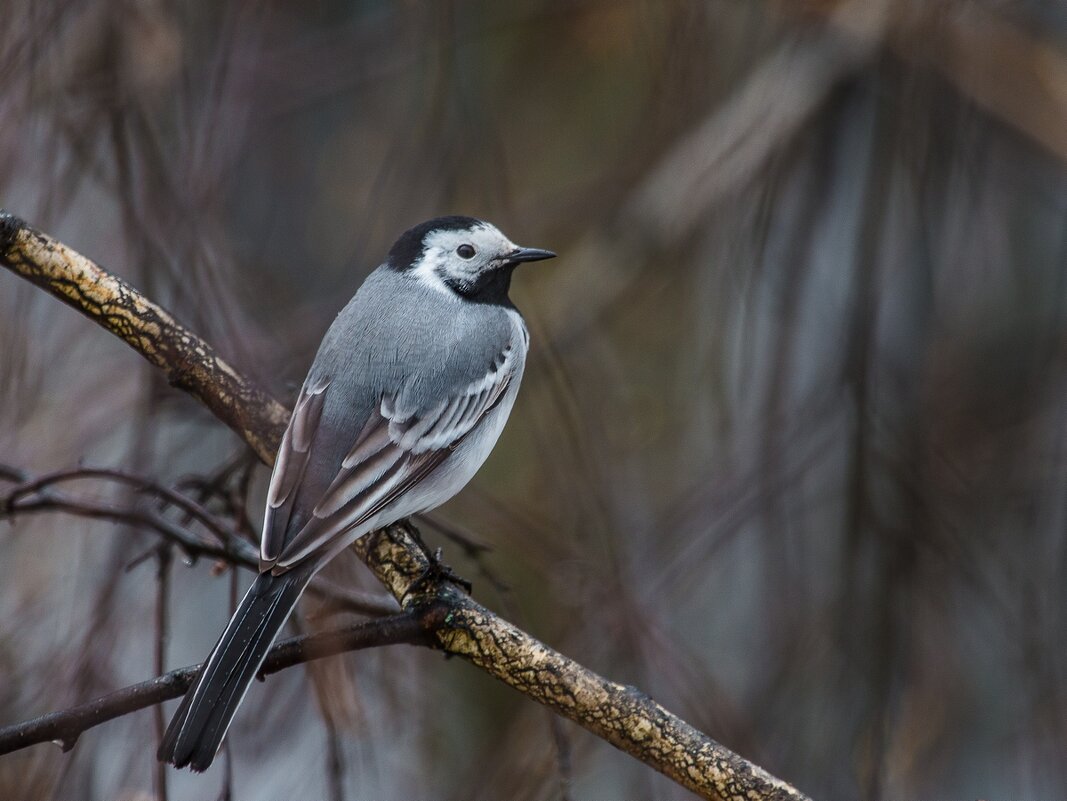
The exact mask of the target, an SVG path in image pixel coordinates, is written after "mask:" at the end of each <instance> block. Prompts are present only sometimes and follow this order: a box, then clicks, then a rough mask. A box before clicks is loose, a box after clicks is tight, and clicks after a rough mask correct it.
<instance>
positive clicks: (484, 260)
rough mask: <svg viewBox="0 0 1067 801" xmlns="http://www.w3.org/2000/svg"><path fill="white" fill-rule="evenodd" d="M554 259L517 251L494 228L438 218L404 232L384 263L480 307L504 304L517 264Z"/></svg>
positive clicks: (550, 254) (530, 250)
mask: <svg viewBox="0 0 1067 801" xmlns="http://www.w3.org/2000/svg"><path fill="white" fill-rule="evenodd" d="M555 255H556V254H555V253H553V252H552V251H550V250H541V249H539V248H523V247H519V246H518V245H516V244H515V243H514V242H512V241H511V240H510V239H508V238H507V237H506V236H504V234H503V233H501V232H500V229H498V228H497V227H496V226H495V225H492V224H491V223H487V222H484V221H482V220H476V219H474V218H473V217H437V218H435V219H432V220H427V221H426V222H424V223H422V224H420V225H416V226H415V227H414V228H411V229H409V230H407V231H405V232H404V233H403V234H402V235H401V236H400V238H399V239H398V240H397V241H396V243H395V244H394V245H393V247H392V249H391V250H390V251H389V261H388V262H387V263H388V265H389V267H391V268H392V269H394V270H397V271H399V272H403V273H407V274H409V275H410V276H411V277H412V278H414V279H415V280H417V281H420V282H421V283H423V284H425V285H426V286H429V287H432V288H434V289H437V290H440V291H443V292H447V293H450V294H453V295H455V296H458V297H462V298H466V299H468V300H472V301H475V302H479V303H506V302H507V292H508V288H509V286H510V284H511V273H512V271H513V270H514V269H515V268H516V267H517V266H518V265H519V264H521V263H523V262H527V261H540V260H542V259H551V258H553V257H554V256H555Z"/></svg>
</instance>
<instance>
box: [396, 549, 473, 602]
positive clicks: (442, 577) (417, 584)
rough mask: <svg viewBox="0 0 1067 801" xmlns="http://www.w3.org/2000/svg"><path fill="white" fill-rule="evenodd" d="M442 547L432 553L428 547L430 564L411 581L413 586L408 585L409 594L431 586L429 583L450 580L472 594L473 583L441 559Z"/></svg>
mask: <svg viewBox="0 0 1067 801" xmlns="http://www.w3.org/2000/svg"><path fill="white" fill-rule="evenodd" d="M441 553H442V552H441V549H440V548H438V549H436V550H435V551H433V553H430V551H429V549H426V557H427V561H428V562H429V564H428V565H427V566H426V569H425V570H424V571H422V575H421V576H419V577H418V578H417V579H415V580H414V581H413V582H411V586H410V587H408V591H407V594H408V595H416V594H418V593H420V592H423V591H425V590H426V589H428V588H429V585H430V584H432V583H433V582H435V581H449V582H451V583H453V584H455V585H457V586H459V587H462V588H463V590H464V591H465V592H466V593H467V595H470V594H471V590H472V589H473V587H472V585H471V583H470V582H469V581H467V580H466V579H465V578H461V577H460V576H459V575H457V574H456V572H455V571H454V570H452V568H451V566H449V565H446V564H445V563H444V562H443V561H442V559H441Z"/></svg>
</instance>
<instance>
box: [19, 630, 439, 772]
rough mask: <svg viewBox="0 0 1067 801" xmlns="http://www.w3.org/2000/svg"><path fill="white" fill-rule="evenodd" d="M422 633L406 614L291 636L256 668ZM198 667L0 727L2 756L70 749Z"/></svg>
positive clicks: (167, 691)
mask: <svg viewBox="0 0 1067 801" xmlns="http://www.w3.org/2000/svg"><path fill="white" fill-rule="evenodd" d="M425 637H426V635H425V633H424V632H423V630H422V625H421V623H420V621H419V619H418V618H417V617H416V616H415V615H413V614H412V613H410V612H401V613H400V614H396V615H391V616H390V617H382V618H377V619H375V620H367V621H363V622H360V623H357V624H355V625H352V626H347V627H345V628H341V629H335V630H332V631H325V632H321V633H319V634H305V635H303V636H300V637H293V638H291V639H288V640H283V641H282V642H280V643H278V644H277V645H275V646H274V647H273V648H272V649H271V650H270V653H268V654H267V659H266V661H265V662H264V663H263V667H262V668H261V669H260V675H262V676H267V675H270V674H271V673H277V672H278V671H280V670H285V669H286V668H290V667H293V666H294V665H301V664H303V663H305V662H311V661H313V660H315V659H322V658H324V657H327V656H334V655H335V654H340V653H344V652H346V651H358V650H360V649H363V648H374V647H377V646H380V645H396V644H398V643H408V644H418V643H421V642H423V641H424V639H425ZM199 669H200V666H199V665H192V666H190V667H184V668H179V669H178V670H172V671H170V672H169V673H164V674H163V675H162V676H157V677H156V678H154V679H149V680H148V681H142V682H141V683H140V684H133V685H130V686H129V687H124V688H123V689H121V690H117V691H116V692H113V693H111V694H109V695H105V696H103V697H101V698H97V699H96V700H95V701H89V702H88V703H86V704H81V705H80V706H76V707H72V708H71V709H65V710H63V711H62V712H52V713H50V714H47V715H42V716H41V717H39V718H34V719H33V720H27V721H24V722H22V723H16V724H14V725H11V726H5V727H3V728H0V755H2V754H10V753H11V752H12V751H18V750H19V749H22V748H26V747H27V746H31V745H36V744H37V743H49V742H54V743H57V744H58V745H59V746H60V747H61V748H62V749H63V750H64V751H69V750H70V749H71V748H73V747H74V744H75V743H76V742H77V740H78V737H79V736H80V735H81V733H82V732H84V731H86V730H87V729H91V728H92V727H94V726H99V725H100V724H101V723H106V722H107V721H109V720H113V719H115V718H117V717H121V716H122V715H128V714H129V713H131V712H136V711H137V710H138V709H144V708H145V707H149V706H154V705H155V704H161V703H163V702H164V701H168V700H170V699H171V698H178V697H179V696H181V695H183V694H184V693H185V691H186V690H188V689H189V685H190V684H191V683H192V681H193V677H195V676H196V672H197V670H199Z"/></svg>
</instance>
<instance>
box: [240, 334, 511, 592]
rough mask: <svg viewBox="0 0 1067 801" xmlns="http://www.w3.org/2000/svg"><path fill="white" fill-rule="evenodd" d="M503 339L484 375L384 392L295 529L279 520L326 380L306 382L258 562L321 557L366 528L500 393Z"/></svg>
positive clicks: (304, 461) (307, 454)
mask: <svg viewBox="0 0 1067 801" xmlns="http://www.w3.org/2000/svg"><path fill="white" fill-rule="evenodd" d="M516 361H517V359H516V354H515V351H514V350H513V348H512V346H511V345H510V344H509V345H508V346H507V347H506V348H505V349H504V350H503V352H502V353H501V354H500V355H499V356H498V357H497V359H496V360H495V361H494V363H493V364H492V365H491V366H490V368H489V369H488V370H487V371H486V372H485V374H484V375H483V376H481V377H479V378H478V379H476V380H475V381H472V382H470V383H469V384H465V385H463V386H460V387H458V388H455V389H454V390H453V391H451V392H445V393H441V394H440V395H439V396H436V397H435V396H432V395H431V396H430V397H427V396H426V393H425V392H421V391H419V389H420V388H419V387H418V386H413V385H412V383H411V382H409V383H408V384H407V385H405V386H404V387H402V388H401V389H400V390H399V391H397V392H395V393H391V394H387V395H383V396H382V397H381V398H380V400H379V402H378V404H377V407H376V408H375V409H373V410H372V411H371V414H370V416H369V417H368V419H367V421H366V422H365V423H364V425H363V427H362V428H361V430H360V431H359V433H358V435H357V436H356V438H355V442H354V443H353V444H352V446H351V448H350V449H349V450H348V452H347V453H346V455H345V456H344V458H343V460H342V461H341V463H340V468H339V469H338V471H337V473H336V475H335V476H334V477H333V480H332V481H330V483H329V485H328V486H327V488H326V490H325V491H324V492H323V493H321V496H320V497H319V498H318V499H317V501H316V502H315V504H314V507H313V509H312V510H311V513H310V515H308V516H307V517H306V519H305V520H302V521H300V527H299V530H298V531H297V532H296V533H295V534H294V535H292V536H291V537H287V536H286V532H287V530H288V529H289V528H290V527H289V526H288V525H286V524H285V522H284V521H283V520H282V516H285V515H288V514H289V513H290V512H289V510H291V508H292V500H293V493H294V492H296V489H297V486H298V485H299V484H300V482H301V481H302V479H303V476H304V473H305V471H306V469H307V466H308V464H309V462H311V461H312V460H314V459H315V453H314V442H315V437H314V433H315V427H316V426H318V425H319V424H320V420H321V415H322V408H323V403H324V401H325V399H326V397H327V396H328V393H329V392H330V391H331V385H330V382H329V381H327V380H322V381H319V382H317V383H315V384H313V385H311V386H310V387H305V391H303V392H301V396H300V398H299V400H298V401H297V406H296V409H295V410H294V412H293V419H292V421H291V422H290V425H289V429H288V430H287V431H286V434H285V438H284V440H283V442H282V446H281V450H280V452H279V457H278V459H279V461H278V464H277V466H276V468H275V471H274V475H273V476H272V478H271V484H270V489H269V492H268V504H267V518H268V519H267V520H266V522H265V525H264V533H263V539H262V545H261V559H262V560H263V567H264V568H266V567H268V566H269V567H273V569H274V571H275V572H281V571H283V570H287V569H289V568H291V567H293V566H294V565H296V564H298V563H301V562H303V561H304V560H306V559H308V558H314V557H315V556H316V555H319V554H325V553H326V552H327V551H328V550H329V549H330V547H331V546H332V545H333V544H334V543H335V542H336V540H337V538H338V537H340V536H342V535H343V534H345V533H346V532H349V531H351V530H352V529H355V528H359V527H360V526H363V525H365V524H366V523H367V522H368V521H370V520H372V519H373V518H374V517H375V516H376V515H377V514H378V513H379V512H381V511H382V510H384V509H386V508H387V507H388V506H389V505H390V504H392V503H393V502H394V501H396V500H398V499H399V498H400V497H401V496H403V495H404V494H405V493H408V492H411V491H412V490H413V489H414V488H415V487H416V486H417V485H418V484H419V483H420V482H422V481H423V480H425V478H426V477H427V476H428V475H429V474H430V473H432V472H433V471H434V469H435V468H437V467H438V466H439V465H440V464H441V463H442V462H443V461H444V460H445V459H446V458H447V457H448V456H449V455H450V454H451V453H452V452H453V451H454V450H455V448H456V447H457V446H458V445H459V444H460V443H461V442H462V441H463V440H464V438H465V437H467V436H468V435H469V434H470V433H471V432H472V431H473V430H474V429H475V428H476V427H477V426H478V424H479V423H480V422H481V421H482V419H483V418H484V417H485V416H486V415H487V414H488V413H489V412H490V411H491V410H492V409H493V408H494V407H495V406H496V405H497V403H499V402H500V400H501V398H503V397H504V393H505V391H506V390H507V387H508V385H509V384H510V382H511V380H512V378H513V377H514V375H515V373H516Z"/></svg>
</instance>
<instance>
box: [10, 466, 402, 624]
mask: <svg viewBox="0 0 1067 801" xmlns="http://www.w3.org/2000/svg"><path fill="white" fill-rule="evenodd" d="M87 478H88V479H106V480H109V481H115V482H119V483H122V484H126V485H129V486H133V487H135V488H137V490H138V491H139V492H141V493H143V494H147V495H151V496H154V497H156V498H159V499H160V500H161V501H163V502H164V503H166V504H169V505H171V506H173V507H174V508H176V509H178V510H180V511H182V512H184V513H185V514H186V520H185V521H184V522H183V523H181V524H176V523H174V522H173V521H172V520H170V519H168V518H167V517H165V516H163V515H161V514H157V513H155V512H150V511H145V510H142V509H128V508H121V507H116V506H113V505H111V504H109V503H105V502H102V501H97V500H89V499H86V498H80V497H75V496H73V495H70V494H68V493H63V492H59V491H57V490H55V489H54V486H55V485H56V484H61V483H66V482H71V481H77V480H80V479H87ZM0 480H8V481H11V482H13V483H15V486H14V487H13V488H12V489H11V490H9V491H8V492H6V493H0V520H4V519H8V520H14V519H15V518H16V517H18V516H20V515H29V514H55V513H60V514H69V515H73V516H75V517H83V518H87V519H93V520H108V521H110V522H113V523H122V524H124V525H128V526H133V527H135V528H138V529H141V530H144V531H148V532H150V533H152V534H155V535H157V536H159V537H160V538H162V539H163V541H164V542H166V543H168V544H170V545H174V546H176V547H177V548H179V549H180V550H181V552H182V554H183V555H184V556H185V557H186V558H187V559H190V560H195V559H199V558H202V557H206V558H209V559H215V560H217V561H219V562H222V563H224V564H228V565H233V566H235V567H242V568H245V569H246V570H250V571H256V570H258V569H259V554H258V553H257V552H256V549H255V547H254V546H253V545H251V544H250V543H249V542H247V541H246V540H244V539H243V538H241V537H240V536H238V534H237V533H236V532H235V531H233V530H232V529H230V528H228V527H227V526H226V525H225V524H224V523H223V522H222V521H221V520H219V519H218V518H217V517H215V515H213V514H211V512H209V511H208V510H207V509H205V508H204V507H203V506H201V505H200V504H198V503H197V502H196V501H194V500H192V499H191V498H189V497H187V496H185V495H183V494H182V493H180V492H175V491H174V490H171V489H168V488H166V487H163V486H161V485H159V484H156V483H154V482H152V481H149V480H148V479H146V478H143V477H139V476H134V475H131V474H129V473H124V472H122V471H120V470H114V469H101V468H88V467H82V468H75V469H72V470H62V471H59V472H56V473H51V474H49V475H47V476H31V475H30V474H28V473H26V472H25V471H22V470H18V469H16V468H14V467H11V466H9V465H0ZM192 520H195V521H196V522H198V523H200V524H201V525H203V526H204V528H206V529H207V530H208V531H209V533H211V534H212V535H213V536H214V537H215V538H216V539H217V540H218V541H217V542H213V541H211V540H209V539H205V538H203V537H200V536H197V535H196V534H194V533H192V532H190V531H189V522H190V521H192ZM154 553H155V550H154V549H153V550H152V551H150V552H149V554H146V556H148V555H152V554H154ZM135 561H136V560H135ZM308 592H310V593H311V594H312V595H314V596H316V597H319V598H321V599H323V600H324V601H326V602H328V603H329V604H331V605H332V606H334V607H336V608H338V609H343V610H347V611H350V612H357V613H359V614H364V615H375V616H377V615H390V614H393V613H394V612H396V609H397V607H396V605H395V604H394V603H393V602H392V601H391V600H390V599H389V598H388V597H386V596H382V595H374V594H371V593H368V592H363V591H360V590H355V589H351V588H348V587H339V586H337V585H336V584H334V583H332V582H330V581H329V580H328V579H326V578H324V577H323V576H316V577H315V578H314V579H313V580H312V582H311V585H310V586H309V587H308Z"/></svg>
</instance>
